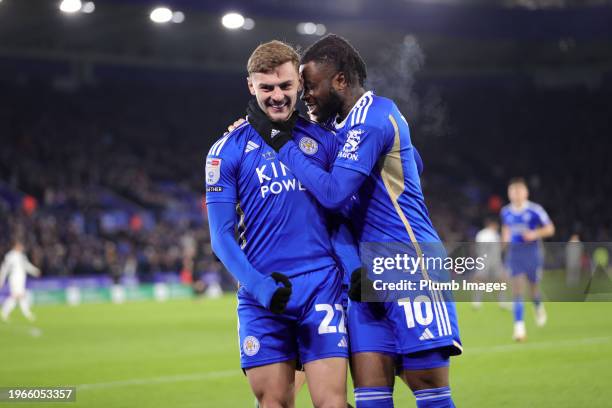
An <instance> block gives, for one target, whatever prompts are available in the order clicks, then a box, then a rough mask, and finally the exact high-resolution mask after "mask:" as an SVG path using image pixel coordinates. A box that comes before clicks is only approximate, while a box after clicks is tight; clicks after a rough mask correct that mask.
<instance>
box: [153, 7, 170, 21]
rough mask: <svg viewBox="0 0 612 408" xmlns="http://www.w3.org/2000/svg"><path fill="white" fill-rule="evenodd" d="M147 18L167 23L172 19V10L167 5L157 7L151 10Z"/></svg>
mask: <svg viewBox="0 0 612 408" xmlns="http://www.w3.org/2000/svg"><path fill="white" fill-rule="evenodd" d="M149 18H150V19H151V21H153V22H154V23H158V24H163V23H167V22H169V21H170V20H172V10H170V9H169V8H168V7H157V8H155V9H153V11H151V14H150V15H149Z"/></svg>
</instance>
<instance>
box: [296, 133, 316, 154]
mask: <svg viewBox="0 0 612 408" xmlns="http://www.w3.org/2000/svg"><path fill="white" fill-rule="evenodd" d="M300 150H301V151H303V152H304V153H305V154H307V155H310V156H312V155H313V154H315V153H316V152H317V151H318V150H319V145H318V144H317V142H315V141H314V140H313V139H311V138H309V137H303V138H302V139H300Z"/></svg>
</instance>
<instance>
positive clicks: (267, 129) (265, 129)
mask: <svg viewBox="0 0 612 408" xmlns="http://www.w3.org/2000/svg"><path fill="white" fill-rule="evenodd" d="M247 115H248V121H249V123H250V124H251V126H253V128H255V130H256V131H257V133H259V136H261V137H262V139H263V140H264V141H265V142H266V143H267V144H268V145H269V146H270V147H272V148H273V149H274V150H276V151H277V152H278V151H279V150H280V149H281V148H282V147H283V146H284V145H285V143H287V142H288V141H290V140H291V133H292V132H293V128H294V127H295V122H296V121H297V119H298V117H299V114H298V112H297V111H294V112H293V113H292V114H291V116H289V119H287V120H286V121H285V122H273V121H272V120H271V119H270V118H269V117H268V115H266V113H265V112H264V111H262V110H261V109H260V108H259V105H258V104H257V100H256V99H252V100H250V101H249V104H248V106H247Z"/></svg>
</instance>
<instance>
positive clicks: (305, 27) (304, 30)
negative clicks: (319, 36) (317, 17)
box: [297, 22, 317, 35]
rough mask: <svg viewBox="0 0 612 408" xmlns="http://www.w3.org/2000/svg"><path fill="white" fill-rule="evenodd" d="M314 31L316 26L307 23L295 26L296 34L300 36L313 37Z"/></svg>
mask: <svg viewBox="0 0 612 408" xmlns="http://www.w3.org/2000/svg"><path fill="white" fill-rule="evenodd" d="M316 31H317V25H316V24H315V23H311V22H307V23H300V24H298V25H297V32H298V33H300V34H305V35H313V34H314V33H315V32H316Z"/></svg>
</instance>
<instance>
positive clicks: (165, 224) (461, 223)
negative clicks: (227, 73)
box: [0, 77, 612, 285]
mask: <svg viewBox="0 0 612 408" xmlns="http://www.w3.org/2000/svg"><path fill="white" fill-rule="evenodd" d="M242 81H243V79H242V78H241V77H240V78H237V79H236V80H235V82H236V84H234V87H232V88H229V90H230V91H228V92H224V93H222V94H221V93H219V92H216V91H215V88H214V86H217V87H221V86H222V85H220V84H218V83H217V84H216V85H214V86H213V85H206V84H200V85H198V86H193V87H188V86H179V87H176V86H174V87H173V86H169V85H168V84H160V85H157V86H151V85H150V84H147V86H145V85H142V84H134V83H131V82H125V83H110V84H100V85H98V86H88V87H82V88H79V89H76V90H65V89H56V88H54V87H52V86H49V85H45V84H40V83H26V84H14V83H1V84H0V92H1V93H2V95H3V97H4V99H5V100H7V101H10V103H8V104H5V106H4V108H3V109H2V110H0V138H1V146H2V147H1V150H0V252H1V253H5V252H6V251H7V250H8V249H9V247H10V241H11V239H12V238H14V237H21V238H22V239H25V242H26V246H27V249H28V252H29V255H30V258H31V260H32V262H33V263H34V264H36V265H38V266H40V267H41V269H42V270H43V274H45V275H60V276H61V275H89V274H99V273H108V274H110V275H111V276H113V277H114V278H115V279H117V280H119V279H121V277H122V276H136V277H138V278H139V279H140V280H145V281H146V280H147V279H151V276H152V275H153V274H154V273H156V272H160V271H167V272H176V273H181V277H182V279H184V280H185V281H186V282H190V281H192V280H194V279H198V277H199V276H201V275H202V274H215V275H218V276H221V278H222V280H223V281H224V282H225V283H226V285H232V282H231V278H229V276H228V275H227V274H225V273H223V272H222V266H221V265H220V264H219V263H218V262H217V260H216V258H215V256H214V254H213V253H212V251H211V247H210V237H209V232H208V226H207V222H206V211H205V206H203V203H202V191H203V179H204V177H203V170H204V156H205V154H206V152H207V149H208V148H209V147H210V146H211V144H212V143H213V142H214V140H215V139H216V138H218V137H219V136H220V135H221V134H222V133H223V131H224V128H225V127H226V126H227V124H229V123H231V122H233V120H234V119H235V118H237V117H239V116H241V115H242V114H243V106H244V104H245V102H246V100H247V98H248V95H247V94H246V90H245V89H243V88H245V87H244V84H243V82H242ZM431 86H434V87H436V88H437V89H438V90H439V92H440V95H441V100H442V101H443V103H444V105H445V106H444V115H445V117H444V118H443V119H444V121H445V123H446V126H445V127H444V130H443V131H440V132H439V134H436V133H435V132H431V130H429V131H428V130H427V129H426V124H425V123H423V121H420V120H419V119H418V118H417V119H415V120H411V118H410V117H408V118H407V119H408V121H409V122H411V125H412V136H413V142H414V144H415V145H416V146H417V147H418V148H419V150H420V152H421V155H422V157H423V160H424V163H425V171H424V173H423V176H422V182H423V187H424V190H425V196H426V202H427V205H428V207H429V210H430V213H431V217H432V220H433V223H434V225H435V226H436V228H437V229H438V230H439V232H440V234H441V235H442V238H443V239H444V240H446V241H455V242H458V241H471V240H473V237H474V235H475V233H476V231H477V230H478V229H479V228H481V226H482V222H483V220H484V218H485V217H487V216H490V215H497V214H498V212H499V209H500V208H501V206H502V205H503V204H505V203H506V201H507V200H506V196H505V188H506V182H507V180H508V179H509V178H511V177H514V176H523V177H525V178H526V179H527V180H528V182H529V184H530V188H531V198H532V199H533V200H534V201H536V202H539V203H541V204H542V205H543V206H544V207H545V208H546V209H547V210H548V212H549V214H550V216H551V217H552V219H553V220H554V221H555V223H556V225H557V234H556V236H555V237H554V239H553V240H554V241H563V242H565V241H567V240H568V239H569V238H570V235H571V234H573V233H578V234H579V235H580V237H581V239H582V240H583V241H609V240H610V239H611V237H610V235H611V233H612V212H611V211H609V209H608V208H607V200H606V199H607V198H609V197H610V196H611V192H612V166H611V165H610V158H609V156H610V151H612V150H611V149H610V146H611V142H610V141H609V135H607V134H606V131H607V130H609V129H608V128H609V123H608V121H609V115H607V114H606V106H607V104H608V103H609V102H608V101H609V100H610V97H611V96H612V95H611V93H612V92H610V91H604V90H603V89H599V90H588V89H583V88H576V89H563V90H551V89H544V90H543V89H533V88H531V87H530V86H526V85H521V86H518V87H517V86H504V85H503V84H496V83H495V82H494V81H493V82H492V83H487V84H483V85H478V86H473V85H470V84H466V85H457V84H453V85H448V84H431ZM219 89H221V88H219Z"/></svg>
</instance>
